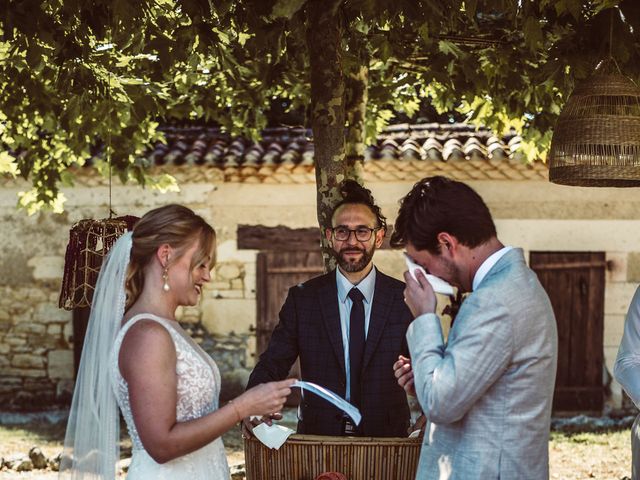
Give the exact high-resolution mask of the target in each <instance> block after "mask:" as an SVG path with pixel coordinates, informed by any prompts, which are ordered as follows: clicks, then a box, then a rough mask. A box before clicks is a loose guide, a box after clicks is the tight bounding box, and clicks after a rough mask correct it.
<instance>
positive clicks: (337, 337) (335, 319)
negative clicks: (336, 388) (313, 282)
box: [318, 270, 346, 378]
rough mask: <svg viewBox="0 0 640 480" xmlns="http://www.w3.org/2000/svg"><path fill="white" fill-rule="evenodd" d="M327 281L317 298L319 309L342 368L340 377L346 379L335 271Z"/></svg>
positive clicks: (329, 275) (329, 274)
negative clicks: (342, 376)
mask: <svg viewBox="0 0 640 480" xmlns="http://www.w3.org/2000/svg"><path fill="white" fill-rule="evenodd" d="M326 279H327V281H326V282H324V285H323V286H322V287H321V288H320V291H319V292H318V297H319V301H320V309H321V311H322V320H323V321H324V324H325V327H326V329H327V336H328V337H329V340H330V342H331V346H332V347H333V352H334V353H335V355H336V358H337V360H338V363H339V364H340V367H341V368H342V375H344V376H345V378H346V370H345V368H344V348H343V346H342V327H341V326H340V311H339V310H338V287H337V286H336V274H335V270H334V271H332V272H330V273H328V274H327V276H326Z"/></svg>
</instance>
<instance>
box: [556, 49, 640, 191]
mask: <svg viewBox="0 0 640 480" xmlns="http://www.w3.org/2000/svg"><path fill="white" fill-rule="evenodd" d="M548 160H549V180H550V181H551V182H554V183H559V184H562V185H575V186H587V187H637V186H640V88H639V87H638V86H637V85H636V84H635V83H634V82H633V81H632V80H631V79H629V78H628V77H626V76H624V75H622V73H621V72H620V70H619V68H618V66H617V64H616V62H615V61H614V60H613V58H609V59H608V60H604V61H603V62H601V63H600V65H598V67H597V68H596V70H595V72H594V73H593V74H592V75H591V76H590V77H589V78H587V79H586V80H585V81H584V82H583V83H582V84H580V85H579V86H577V87H576V89H575V90H574V91H573V93H572V94H571V96H570V97H569V99H568V100H567V103H566V105H565V107H564V109H563V110H562V112H561V113H560V116H559V117H558V122H557V124H556V127H555V130H554V133H553V138H552V140H551V150H550V152H549V158H548Z"/></svg>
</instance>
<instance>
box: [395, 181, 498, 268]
mask: <svg viewBox="0 0 640 480" xmlns="http://www.w3.org/2000/svg"><path fill="white" fill-rule="evenodd" d="M441 232H446V233H449V234H451V235H453V236H454V237H456V238H457V239H458V241H459V242H460V243H462V244H463V245H466V246H467V247H470V248H473V247H477V246H478V245H482V244H483V243H485V242H486V241H488V240H490V239H491V238H492V237H495V236H496V226H495V224H494V223H493V219H492V218H491V213H490V212H489V208H487V205H486V204H485V203H484V201H483V200H482V197H480V195H478V194H477V193H476V191H475V190H473V189H472V188H471V187H470V186H469V185H467V184H465V183H462V182H458V181H456V180H451V179H450V178H446V177H441V176H436V177H427V178H423V179H422V180H420V181H419V182H418V183H416V184H415V185H414V186H413V188H412V189H411V191H410V192H409V193H408V194H407V196H406V197H404V198H403V199H402V200H401V201H400V211H399V212H398V218H396V223H395V226H394V230H393V234H392V235H391V241H390V244H391V246H392V247H404V246H405V245H406V244H407V243H408V242H410V243H411V244H412V245H413V246H414V247H415V248H416V249H418V250H427V251H429V252H431V253H433V254H436V255H438V254H439V253H440V246H439V242H438V234H439V233H441Z"/></svg>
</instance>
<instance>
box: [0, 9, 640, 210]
mask: <svg viewBox="0 0 640 480" xmlns="http://www.w3.org/2000/svg"><path fill="white" fill-rule="evenodd" d="M309 1H318V0H239V1H230V0H208V1H204V0H175V1H174V0H156V1H151V0H142V1H140V2H127V1H125V0H90V1H80V0H65V1H63V0H45V1H35V0H11V1H9V2H8V8H5V9H3V10H2V11H0V35H1V40H0V142H1V143H2V145H3V146H4V147H5V148H4V149H3V151H2V152H1V153H0V173H2V174H4V175H13V176H17V175H20V176H22V177H24V178H26V179H29V180H30V181H31V183H32V185H33V189H32V190H30V191H28V192H23V193H22V194H21V197H20V200H19V202H20V204H21V205H22V206H23V207H24V208H26V209H27V210H28V211H29V212H34V211H37V210H38V209H39V208H43V207H49V208H54V209H55V210H57V211H59V210H61V208H62V204H63V202H64V198H63V197H62V196H61V195H60V192H59V186H60V185H61V184H62V185H68V184H71V182H72V181H73V173H72V172H73V170H72V169H71V167H74V166H81V165H84V164H85V163H86V162H87V161H88V160H90V159H93V161H94V164H95V165H96V166H97V168H99V169H100V170H101V171H103V172H107V171H108V168H107V167H106V164H105V161H106V159H107V158H109V159H110V161H111V165H112V167H113V169H114V171H115V172H117V173H118V175H119V176H120V177H121V179H122V180H128V179H134V180H136V181H138V182H140V183H142V184H151V185H152V186H157V187H160V188H165V189H169V188H176V185H175V181H174V180H173V179H172V178H170V177H166V176H161V177H158V178H152V177H150V176H148V175H147V174H146V170H147V167H148V165H147V160H146V159H145V149H146V148H147V146H148V145H149V143H151V142H155V141H162V139H163V134H162V132H161V131H160V130H158V127H159V124H161V123H162V122H166V121H171V119H182V120H184V119H205V120H210V121H215V122H218V123H219V124H220V125H222V126H223V127H224V128H225V129H227V130H228V131H230V132H232V133H243V134H245V135H250V136H252V137H254V138H256V137H257V136H258V135H259V132H260V130H261V129H262V128H263V127H264V126H265V125H266V117H265V114H266V112H267V110H268V107H269V105H270V103H271V102H272V101H273V99H274V98H279V99H283V100H285V101H286V102H287V103H288V104H290V105H291V108H293V109H296V108H305V107H306V106H307V105H308V103H309V97H310V85H309V58H308V48H307V43H306V42H307V36H306V32H307V29H309V28H313V27H314V26H313V25H309V24H308V20H307V17H306V5H307V3H308V2H309ZM327 4H328V5H335V9H336V11H335V13H336V15H339V16H340V19H341V21H342V22H343V24H344V32H345V34H344V38H343V39H342V45H343V56H342V64H341V65H339V66H337V68H340V69H342V71H343V72H344V75H345V76H349V75H351V74H353V73H354V72H357V71H358V70H359V69H360V68H361V67H362V66H365V67H366V68H367V69H368V102H367V117H366V118H367V129H366V132H367V135H368V137H369V139H371V138H373V137H374V136H375V134H376V132H378V131H379V130H380V129H381V128H382V127H383V126H384V125H385V124H386V123H387V122H389V121H390V120H391V119H392V118H393V116H394V114H395V113H396V112H401V113H403V114H405V115H407V116H409V117H411V116H412V115H413V114H415V113H416V112H417V110H418V107H419V105H420V103H421V102H423V101H424V99H428V100H429V101H430V102H431V104H432V105H434V106H435V107H436V108H437V109H438V111H439V112H448V111H457V112H459V113H461V114H464V115H465V116H466V118H467V119H468V120H469V121H470V122H473V123H475V124H483V125H486V126H488V127H490V128H492V129H493V130H495V131H496V133H498V134H500V133H505V132H506V131H508V130H509V129H510V128H512V127H514V128H516V129H518V130H519V131H521V132H522V134H523V137H524V140H525V141H524V142H523V147H522V148H523V149H524V151H525V153H526V154H527V156H528V157H529V159H534V158H538V157H542V158H544V155H545V151H546V149H547V148H548V146H549V142H550V138H551V131H552V127H553V125H554V123H555V120H556V118H557V116H558V114H559V112H560V110H561V108H562V105H563V104H564V102H565V101H566V99H567V97H568V95H569V94H570V93H571V91H572V90H573V88H574V86H575V84H576V82H578V81H580V80H582V79H584V78H586V77H587V76H588V75H589V74H590V73H591V72H593V70H594V68H595V66H596V64H597V62H598V61H599V60H601V59H603V58H605V57H607V56H608V55H609V54H611V55H612V56H613V57H614V58H615V60H616V61H617V63H618V65H619V66H620V69H621V70H622V72H624V74H626V75H628V76H630V77H631V78H632V79H634V80H636V81H637V80H638V79H640V2H637V1H636V0H484V1H483V0H466V1H465V0H449V1H447V2H441V1H436V0H351V1H336V2H332V3H329V2H328V3H327ZM327 67H328V68H331V67H332V66H327ZM333 67H336V66H333ZM107 154H108V155H107Z"/></svg>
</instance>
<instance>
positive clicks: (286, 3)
mask: <svg viewBox="0 0 640 480" xmlns="http://www.w3.org/2000/svg"><path fill="white" fill-rule="evenodd" d="M305 3H306V0H278V1H277V2H276V4H275V5H274V6H273V10H271V18H273V19H276V18H286V19H291V18H292V17H293V16H294V15H295V14H296V13H297V12H298V10H300V9H301V8H302V7H303V6H304V4H305Z"/></svg>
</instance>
